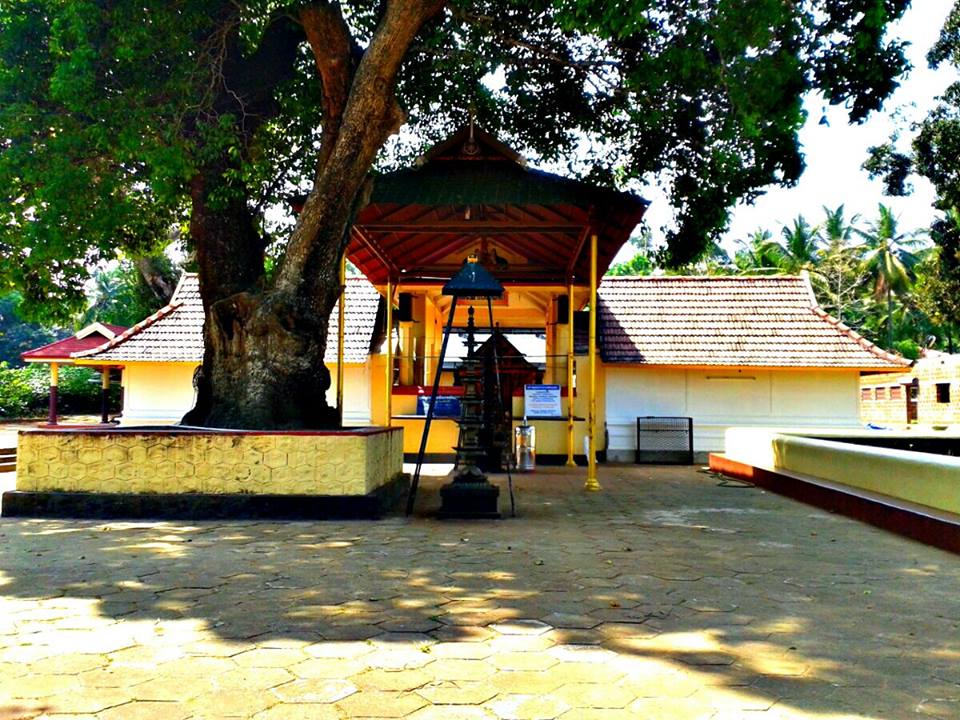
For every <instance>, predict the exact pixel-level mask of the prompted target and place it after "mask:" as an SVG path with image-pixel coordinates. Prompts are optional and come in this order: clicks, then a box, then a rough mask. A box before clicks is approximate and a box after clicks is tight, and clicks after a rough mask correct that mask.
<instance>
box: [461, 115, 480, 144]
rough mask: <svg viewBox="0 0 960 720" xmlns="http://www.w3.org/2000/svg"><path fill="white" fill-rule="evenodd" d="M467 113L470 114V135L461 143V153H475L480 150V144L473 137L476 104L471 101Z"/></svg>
mask: <svg viewBox="0 0 960 720" xmlns="http://www.w3.org/2000/svg"><path fill="white" fill-rule="evenodd" d="M467 113H468V114H469V116H470V136H469V137H468V139H467V141H466V142H465V143H464V144H463V154H464V155H476V154H477V153H478V152H480V146H479V145H477V141H476V140H475V139H474V137H473V128H474V121H475V119H476V116H477V108H476V106H474V105H473V103H471V104H470V107H469V108H468V110H467Z"/></svg>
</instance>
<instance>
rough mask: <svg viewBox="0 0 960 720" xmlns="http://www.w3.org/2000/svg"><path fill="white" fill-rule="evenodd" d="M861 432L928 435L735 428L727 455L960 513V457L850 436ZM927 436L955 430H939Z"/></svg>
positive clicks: (898, 434) (897, 435) (900, 434)
mask: <svg viewBox="0 0 960 720" xmlns="http://www.w3.org/2000/svg"><path fill="white" fill-rule="evenodd" d="M807 435H819V436H820V437H807ZM857 437H869V438H871V439H877V438H883V437H889V438H892V439H904V438H910V439H918V438H920V437H924V435H923V434H922V433H918V432H917V431H915V430H911V431H886V432H884V431H863V430H860V431H856V430H854V431H851V432H849V433H842V432H839V431H838V430H837V429H835V428H833V429H829V428H828V429H824V430H822V431H816V430H811V429H806V428H804V429H791V428H783V429H771V428H731V429H730V430H728V431H727V448H726V452H725V453H724V455H725V456H726V457H727V458H729V459H730V460H733V461H735V462H738V463H742V464H744V465H752V466H754V467H758V468H761V469H767V470H779V471H782V472H786V473H796V474H797V475H806V476H809V477H813V478H819V479H821V480H826V481H829V482H832V483H837V484H840V485H846V486H849V487H854V488H859V489H861V490H867V491H869V492H872V493H879V494H881V495H886V496H889V497H893V498H899V499H901V500H907V501H909V502H912V503H918V504H920V505H926V506H927V507H930V508H934V509H936V510H944V511H947V512H951V513H955V514H958V513H960V458H957V457H950V456H947V455H936V454H933V453H922V452H914V451H910V450H894V449H890V448H882V447H871V446H868V445H857V444H855V443H853V442H844V440H848V441H849V440H852V439H855V438H857ZM925 437H932V438H938V439H944V438H948V437H950V436H948V435H945V434H944V433H935V434H930V435H926V436H925ZM834 438H835V439H834Z"/></svg>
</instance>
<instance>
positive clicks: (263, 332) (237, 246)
mask: <svg viewBox="0 0 960 720" xmlns="http://www.w3.org/2000/svg"><path fill="white" fill-rule="evenodd" d="M441 5H442V3H440V2H437V1H436V0H431V1H430V2H426V1H424V0H391V1H390V2H388V3H387V4H386V5H385V9H384V13H383V17H382V18H381V21H380V25H379V26H378V29H377V31H376V32H375V33H374V35H373V37H372V39H371V41H370V43H369V44H368V46H367V48H366V50H365V51H364V52H363V55H362V57H360V60H359V62H358V63H357V62H355V60H356V57H355V52H356V48H355V46H354V45H353V44H352V43H351V42H349V41H348V40H349V38H348V37H344V36H342V35H339V34H338V33H344V32H346V25H345V23H343V22H342V18H340V17H339V6H338V5H337V4H335V3H333V4H327V3H316V4H315V5H314V6H311V7H310V8H308V9H307V10H304V11H303V12H302V13H301V21H302V22H303V24H304V29H305V31H306V35H307V37H308V39H309V41H310V42H311V46H312V47H313V49H314V53H315V55H316V58H317V64H318V69H319V70H320V75H321V78H322V80H323V82H324V84H325V93H324V95H325V101H326V103H327V106H325V107H324V108H323V117H324V127H323V147H322V148H321V153H320V163H319V167H318V170H317V176H316V181H315V184H314V188H313V192H312V193H311V194H310V196H309V197H308V199H307V202H306V203H305V205H304V208H303V210H302V211H301V213H300V217H299V219H298V222H297V225H296V227H295V229H294V232H293V235H292V237H291V238H290V241H289V243H288V244H287V248H286V251H285V253H284V257H283V258H282V260H281V262H280V264H279V266H278V268H277V270H276V272H275V275H274V277H273V278H272V281H271V282H270V283H269V284H267V283H265V282H264V281H263V277H262V272H263V258H262V250H263V248H262V245H260V244H259V243H258V238H257V237H256V233H255V232H254V225H253V222H252V218H251V217H250V215H249V212H248V211H247V209H246V205H245V204H244V203H243V202H242V201H240V202H238V203H237V204H235V205H232V206H230V207H227V208H226V209H219V210H213V209H211V207H210V204H209V203H208V202H207V197H208V195H209V193H210V188H209V187H207V186H206V185H207V183H210V182H211V178H214V179H215V178H217V177H222V174H220V173H218V172H216V171H214V172H212V173H209V174H207V175H205V176H204V177H203V178H200V179H198V180H197V182H196V183H195V187H194V189H193V190H194V192H193V212H194V215H193V218H192V220H191V232H192V234H193V236H194V238H195V239H196V240H197V255H198V262H199V264H200V282H201V294H202V296H203V300H204V308H205V310H206V323H205V326H204V340H205V343H206V347H205V353H204V360H203V366H202V368H201V369H200V371H199V373H198V378H197V390H198V393H197V404H196V407H195V408H194V409H193V410H192V411H191V412H190V413H188V414H187V415H186V416H185V417H184V423H185V424H191V425H204V426H209V427H230V428H259V429H296V428H329V427H333V426H335V425H336V422H337V414H336V411H335V409H333V408H331V407H329V405H328V404H327V401H326V391H327V389H328V388H329V387H330V373H329V371H328V370H327V368H326V366H325V365H324V353H325V349H326V342H327V330H328V319H329V317H330V313H331V311H332V310H333V306H334V304H335V303H336V300H337V297H338V296H339V293H340V287H339V264H340V258H341V257H342V255H343V253H344V251H345V249H346V244H347V241H348V239H349V231H350V226H351V224H352V221H353V218H354V216H355V214H356V212H357V210H358V209H359V208H360V207H361V206H362V205H363V204H365V203H366V198H367V194H368V190H369V171H370V167H371V166H372V164H373V161H374V159H375V158H376V154H377V152H378V151H379V150H380V148H381V147H382V146H383V143H384V142H385V141H386V139H387V138H388V137H389V136H390V134H392V133H393V132H395V131H396V130H397V129H398V128H399V127H400V125H401V124H402V122H403V113H402V111H401V110H400V108H399V106H398V105H397V102H396V99H395V97H394V94H393V88H394V87H395V85H396V74H397V72H398V70H399V67H400V64H401V62H402V60H403V57H404V55H405V54H406V51H407V48H408V47H409V46H410V43H411V42H412V41H413V38H414V37H415V35H416V34H417V32H418V31H419V29H420V27H421V26H422V24H423V22H424V21H425V20H426V19H428V18H429V17H430V16H431V15H432V14H433V13H435V12H436V11H437V10H438V9H439V8H440V7H441ZM331 13H333V14H334V17H333V18H332V19H331V18H330V14H331ZM331 33H332V34H333V35H336V38H334V39H335V40H336V42H329V43H324V42H323V38H324V36H327V37H331Z"/></svg>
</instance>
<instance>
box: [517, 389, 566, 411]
mask: <svg viewBox="0 0 960 720" xmlns="http://www.w3.org/2000/svg"><path fill="white" fill-rule="evenodd" d="M523 407H524V414H525V415H526V416H527V417H528V418H545V417H550V418H556V417H560V416H561V415H563V409H562V408H561V406H560V386H559V385H524V386H523Z"/></svg>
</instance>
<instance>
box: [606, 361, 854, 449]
mask: <svg viewBox="0 0 960 720" xmlns="http://www.w3.org/2000/svg"><path fill="white" fill-rule="evenodd" d="M605 372H606V410H607V417H606V422H607V432H608V433H609V436H610V449H609V457H610V458H611V459H613V460H621V461H628V462H630V461H632V460H633V459H634V452H635V451H636V419H637V417H639V416H644V415H666V416H681V417H692V418H693V446H694V452H696V453H698V454H702V453H706V452H722V451H723V450H724V448H725V444H724V435H725V433H726V431H727V429H728V428H730V427H732V426H737V425H751V426H758V425H759V426H770V427H778V426H792V427H798V426H799V427H824V426H826V427H859V426H860V420H859V393H860V380H859V373H858V372H857V371H855V370H849V371H825V370H779V369H776V370H767V369H749V368H740V369H738V368H715V369H708V370H704V369H695V370H694V369H690V370H684V369H679V368H645V367H636V366H608V367H606V368H605Z"/></svg>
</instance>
